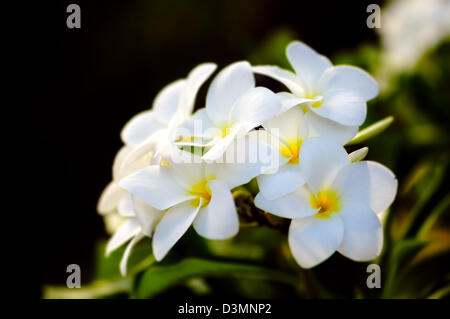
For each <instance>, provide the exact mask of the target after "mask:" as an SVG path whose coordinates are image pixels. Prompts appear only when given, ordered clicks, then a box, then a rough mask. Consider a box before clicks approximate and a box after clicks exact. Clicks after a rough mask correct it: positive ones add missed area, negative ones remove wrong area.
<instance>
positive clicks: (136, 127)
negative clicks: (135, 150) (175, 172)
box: [120, 110, 165, 147]
mask: <svg viewBox="0 0 450 319" xmlns="http://www.w3.org/2000/svg"><path fill="white" fill-rule="evenodd" d="M164 127H165V125H164V123H161V122H160V121H159V120H158V119H157V118H156V115H155V112H154V111H153V110H151V111H145V112H141V113H139V114H137V115H135V116H134V117H132V118H131V120H129V121H128V122H127V124H125V126H124V127H123V129H122V131H121V132H120V137H121V139H122V141H123V142H124V143H125V144H126V145H130V146H133V147H136V146H138V145H139V144H141V143H142V142H144V141H145V140H146V139H147V138H149V137H150V136H151V135H152V134H153V133H155V132H157V131H158V130H160V129H163V128H164Z"/></svg>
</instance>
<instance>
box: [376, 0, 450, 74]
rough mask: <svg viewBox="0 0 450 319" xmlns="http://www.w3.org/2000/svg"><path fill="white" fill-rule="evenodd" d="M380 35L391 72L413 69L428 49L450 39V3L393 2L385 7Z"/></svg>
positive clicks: (436, 0) (430, 0) (431, 0)
mask: <svg viewBox="0 0 450 319" xmlns="http://www.w3.org/2000/svg"><path fill="white" fill-rule="evenodd" d="M377 31H378V32H379V33H380V36H381V42H382V44H383V47H384V48H383V49H384V50H383V51H382V53H383V57H384V61H383V62H384V63H385V64H386V65H387V66H386V67H387V68H389V70H388V71H390V72H392V71H402V70H405V69H409V68H411V67H414V66H415V65H416V63H417V61H418V60H419V59H420V58H421V56H422V55H423V54H424V53H425V52H426V51H427V50H428V49H430V48H432V47H434V46H436V45H437V44H438V43H439V42H440V41H442V40H443V39H445V38H446V37H448V36H449V35H450V1H448V0H427V1H423V0H396V1H390V2H389V4H388V5H387V6H386V7H383V27H382V28H379V29H377Z"/></svg>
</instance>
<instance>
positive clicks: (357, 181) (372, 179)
mask: <svg viewBox="0 0 450 319" xmlns="http://www.w3.org/2000/svg"><path fill="white" fill-rule="evenodd" d="M397 184H398V182H397V179H396V178H395V175H394V174H393V173H392V172H391V171H390V170H389V169H388V168H386V167H385V166H383V165H381V164H379V163H375V162H372V161H362V162H356V163H352V164H350V165H348V166H346V167H344V168H343V169H342V171H341V172H339V174H338V175H337V177H336V180H335V181H334V183H333V185H334V187H335V188H336V189H339V191H340V192H341V193H342V194H344V195H345V197H346V198H348V200H352V201H355V202H360V203H366V204H368V205H369V206H370V208H371V209H372V210H373V211H374V212H375V213H381V212H382V211H384V210H385V209H387V208H388V207H389V206H390V205H391V204H392V202H393V201H394V198H395V195H396V194H397Z"/></svg>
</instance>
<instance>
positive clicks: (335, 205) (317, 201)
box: [311, 189, 340, 218]
mask: <svg viewBox="0 0 450 319" xmlns="http://www.w3.org/2000/svg"><path fill="white" fill-rule="evenodd" d="M311 206H312V207H313V208H314V209H320V210H319V211H318V212H317V213H316V215H315V216H316V217H317V218H329V217H331V214H332V213H334V212H337V211H339V209H340V206H339V196H338V194H337V192H336V191H334V190H328V189H326V190H321V191H319V192H318V193H317V195H316V196H314V195H313V196H311Z"/></svg>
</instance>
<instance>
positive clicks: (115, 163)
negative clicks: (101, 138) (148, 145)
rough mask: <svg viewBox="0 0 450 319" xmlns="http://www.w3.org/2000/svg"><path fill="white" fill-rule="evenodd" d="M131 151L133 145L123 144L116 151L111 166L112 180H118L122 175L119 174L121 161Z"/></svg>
mask: <svg viewBox="0 0 450 319" xmlns="http://www.w3.org/2000/svg"><path fill="white" fill-rule="evenodd" d="M132 151H133V147H131V146H129V145H124V146H122V147H121V148H120V150H119V151H118V152H117V154H116V156H115V157H114V161H113V168H112V175H113V180H119V179H120V178H121V177H122V176H120V167H121V166H122V163H123V162H124V160H125V158H126V157H127V156H128V154H130V152H132Z"/></svg>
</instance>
